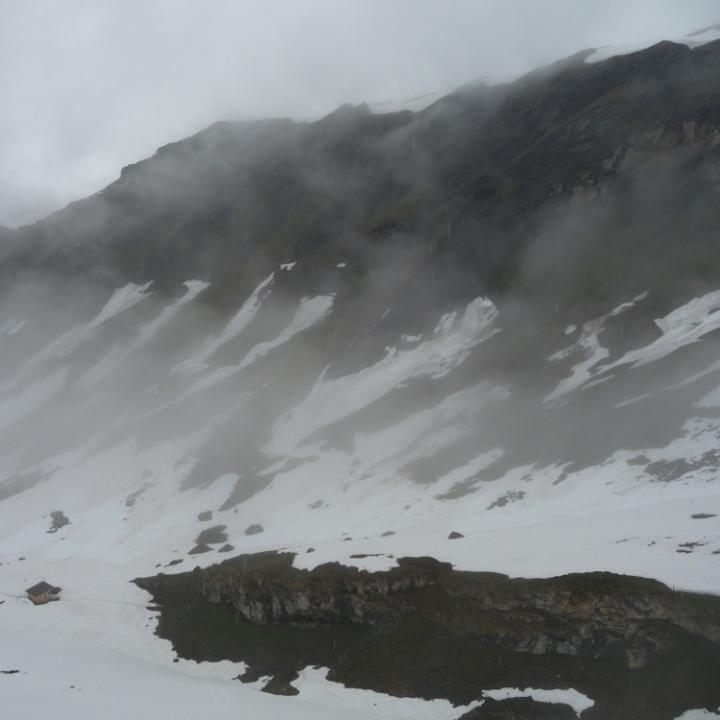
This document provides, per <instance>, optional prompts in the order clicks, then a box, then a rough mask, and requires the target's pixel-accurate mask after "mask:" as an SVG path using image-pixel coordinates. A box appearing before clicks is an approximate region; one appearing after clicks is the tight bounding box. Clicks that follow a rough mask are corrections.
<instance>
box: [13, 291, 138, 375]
mask: <svg viewBox="0 0 720 720" xmlns="http://www.w3.org/2000/svg"><path fill="white" fill-rule="evenodd" d="M150 284H151V283H146V284H145V285H133V284H132V283H131V284H129V285H126V286H125V287H122V288H119V289H117V290H115V292H113V294H112V296H111V297H110V299H109V300H108V301H107V302H106V303H105V305H104V306H103V308H102V309H101V310H100V312H99V313H98V314H97V315H96V316H95V317H94V318H93V319H92V320H90V321H88V322H86V323H83V324H81V325H78V326H76V327H74V328H72V329H71V330H68V331H67V332H66V333H64V334H63V335H61V336H60V337H58V338H56V339H55V340H53V341H52V342H50V343H49V344H48V345H46V346H45V347H44V348H43V349H42V350H40V351H39V352H38V353H36V354H35V355H33V356H32V357H31V358H29V359H28V360H27V361H26V362H25V364H24V365H23V366H22V367H21V368H20V369H19V370H18V372H17V373H16V375H15V377H14V379H13V380H12V381H10V382H9V383H7V384H6V385H5V386H4V387H3V388H0V389H6V388H8V387H12V386H14V385H17V384H18V383H20V382H21V381H22V380H24V379H25V378H27V377H28V376H29V375H30V374H31V373H32V372H34V371H35V370H36V369H37V368H38V367H40V365H42V364H43V363H45V362H47V361H49V360H51V359H53V358H55V359H57V358H65V357H67V356H68V355H70V353H71V352H72V351H73V350H74V349H75V347H76V346H77V345H79V344H80V343H82V342H84V341H86V340H88V339H90V338H91V337H92V336H93V335H94V334H95V333H96V332H97V330H98V329H99V328H100V327H101V326H102V325H104V324H105V323H106V322H107V321H108V320H111V319H112V318H114V317H115V316H117V315H119V314H120V313H122V312H125V311H126V310H129V309H130V308H131V307H133V306H134V305H137V303H139V302H140V301H141V300H143V299H144V297H145V291H146V290H147V289H148V288H149V287H150Z"/></svg>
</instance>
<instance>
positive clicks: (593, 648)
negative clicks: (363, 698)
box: [136, 553, 720, 720]
mask: <svg viewBox="0 0 720 720" xmlns="http://www.w3.org/2000/svg"><path fill="white" fill-rule="evenodd" d="M292 559H293V556H292V555H289V554H277V555H276V554H272V553H263V554H260V555H251V556H241V557H239V558H235V559H233V560H230V561H226V562H224V563H221V564H219V565H215V566H212V567H210V568H207V569H206V570H199V569H198V570H196V571H194V572H191V573H183V574H180V575H174V576H166V575H159V576H156V577H153V578H143V579H140V580H137V581H136V582H137V583H138V584H139V585H140V586H141V587H143V588H145V589H147V590H148V591H149V592H151V593H152V595H153V596H154V598H155V600H156V602H158V603H159V604H160V606H161V609H162V613H163V620H162V621H161V625H160V633H161V634H162V635H164V636H166V637H169V638H170V639H172V640H173V641H174V642H175V643H176V648H178V649H179V651H180V652H182V649H183V648H184V647H186V645H185V642H186V641H187V638H186V637H184V632H185V631H184V630H183V626H184V625H185V624H186V623H184V622H178V620H177V619H176V620H172V619H170V620H168V618H169V617H170V616H171V615H172V612H173V611H172V610H171V609H170V608H171V607H172V606H177V605H182V604H183V603H186V604H187V607H188V608H189V607H191V606H193V607H197V605H196V603H198V602H199V603H200V604H201V606H202V607H205V608H207V607H210V606H217V605H220V606H225V607H231V608H233V610H234V612H235V615H234V618H235V619H234V620H230V617H231V616H228V622H227V627H226V630H229V628H230V627H234V628H237V627H238V618H239V617H241V618H242V619H243V620H244V621H247V622H249V623H251V624H252V625H254V626H256V627H257V626H263V627H266V628H267V630H265V631H262V630H255V631H253V636H254V637H257V638H260V637H262V636H265V637H266V638H267V640H266V642H270V643H274V642H276V641H277V638H278V637H280V633H279V632H278V630H279V628H283V627H284V628H288V629H289V628H293V630H292V632H293V633H295V635H294V638H295V640H296V641H297V638H298V637H300V638H301V637H302V636H303V634H304V636H305V637H306V638H307V641H308V643H310V644H313V643H315V642H317V643H318V646H319V647H322V646H323V644H324V640H323V638H330V637H332V638H334V639H333V643H334V644H335V643H336V642H337V637H342V638H343V645H344V648H343V652H342V653H341V654H340V656H339V657H338V656H335V657H332V653H330V655H331V657H330V658H329V660H330V667H331V668H332V669H333V672H334V673H335V674H336V676H337V677H338V678H339V679H343V680H345V681H346V682H350V683H351V684H359V685H361V686H365V687H372V688H375V689H383V690H388V689H390V690H391V691H394V692H398V691H399V690H400V689H401V688H402V689H403V690H405V691H409V692H410V693H411V694H412V693H417V694H421V695H423V694H428V693H429V695H430V696H433V695H432V691H431V690H428V689H427V688H426V687H425V685H424V676H423V673H424V672H425V670H426V662H424V661H419V660H416V664H415V666H410V667H404V668H403V670H402V671H398V670H397V669H395V670H391V669H389V668H388V666H387V665H386V664H385V663H384V662H383V652H382V650H381V649H382V648H385V646H386V644H387V643H388V642H390V641H391V639H392V643H393V645H394V652H396V653H397V654H398V657H402V656H403V655H404V654H405V653H406V652H408V653H409V654H412V652H413V648H416V646H417V644H418V643H420V645H421V646H422V648H423V650H422V652H423V653H433V654H434V655H433V659H432V663H433V664H434V663H440V664H441V666H447V667H448V668H452V667H454V666H455V665H456V664H457V662H458V658H464V657H466V656H473V655H479V656H481V657H482V658H483V661H482V662H480V665H479V667H478V668H467V667H465V669H464V671H463V673H461V676H464V677H463V679H462V680H460V681H459V682H458V681H457V680H450V681H448V679H447V676H445V677H444V682H449V685H450V686H451V687H453V688H454V689H455V694H451V699H454V700H458V701H461V700H462V701H464V702H465V701H468V700H469V699H474V698H475V697H478V694H477V691H478V688H482V687H483V686H484V685H482V683H484V682H488V680H487V679H484V677H483V673H484V671H487V669H488V665H489V666H491V667H492V668H493V671H492V673H490V677H494V678H500V677H502V678H507V679H509V678H510V677H512V678H513V679H512V681H511V683H510V684H512V683H515V684H517V683H518V682H519V677H523V682H526V683H527V684H528V685H530V684H531V683H532V682H538V681H539V682H545V683H547V682H548V681H549V678H550V677H552V676H553V675H555V676H556V679H555V681H556V682H557V678H560V677H561V678H563V681H564V682H572V683H573V687H580V688H581V689H582V690H583V691H584V692H586V694H588V695H589V696H590V697H593V698H594V699H596V701H597V702H598V705H599V708H600V709H599V710H595V711H593V712H591V711H588V714H587V717H598V718H608V719H609V718H610V717H614V718H624V717H628V718H630V717H632V718H635V719H636V720H637V719H639V718H645V717H648V718H650V717H653V718H661V717H668V718H671V717H675V715H672V714H669V713H670V712H671V711H669V710H668V709H667V708H664V709H663V708H658V707H656V704H655V702H654V701H653V699H652V697H651V696H650V695H648V696H645V695H644V694H643V693H644V690H643V688H644V687H647V688H648V689H649V688H650V687H651V686H652V683H653V682H655V681H656V680H657V677H658V676H657V673H659V672H660V669H661V668H663V667H667V665H666V664H667V662H668V661H669V660H670V659H671V658H675V660H672V661H671V662H672V663H673V664H677V662H678V659H679V656H680V655H684V657H683V659H682V661H681V663H686V662H687V663H689V664H691V665H692V666H693V667H694V668H695V674H693V676H692V677H691V678H690V677H688V678H685V675H686V674H687V671H684V672H683V673H681V674H682V676H683V679H682V680H680V682H679V683H678V684H674V685H673V692H674V693H675V695H676V696H677V697H683V696H684V694H685V693H686V692H687V690H688V687H687V686H686V684H688V683H689V685H691V686H692V692H693V693H700V695H701V696H702V697H704V698H712V700H711V701H712V702H720V688H718V687H717V685H716V683H715V682H714V680H711V679H710V675H711V674H712V675H714V670H711V668H717V667H720V601H719V600H718V599H717V598H714V597H709V596H701V595H692V594H687V593H677V592H673V591H671V590H669V589H668V588H667V587H665V586H664V585H662V584H661V583H658V582H655V581H652V580H644V579H641V578H633V577H625V576H619V575H612V574H609V573H587V574H578V575H567V576H563V577H559V578H550V579H544V580H525V579H510V578H508V577H507V576H504V575H499V574H493V573H472V572H456V571H454V570H453V569H452V567H451V566H450V565H448V564H446V563H440V562H438V561H436V560H433V559H432V558H403V559H401V560H399V561H398V566H397V567H395V568H393V569H391V570H389V571H386V572H374V573H373V572H366V571H360V570H357V569H356V568H351V567H345V566H341V565H338V564H328V565H321V566H318V567H317V568H315V569H314V570H312V571H302V570H297V569H295V568H293V566H292ZM211 614H212V613H211ZM195 617H196V622H198V621H199V622H200V623H201V624H202V622H203V620H202V617H203V614H202V612H201V613H200V614H199V615H196V616H195ZM211 624H212V623H211ZM352 627H357V628H358V630H357V631H352V629H351V628H352ZM272 628H277V629H275V630H274V629H272ZM198 631H199V628H198V627H196V629H195V631H194V632H198ZM348 631H350V632H351V633H353V632H354V633H355V634H353V635H351V636H350V637H352V639H351V640H348V636H347V635H346V633H347V632H348ZM298 633H299V635H298ZM336 633H339V635H336ZM412 633H414V634H417V635H418V637H411V634H412ZM212 635H213V631H212V630H211V631H210V632H209V634H208V637H211V636H212ZM318 637H319V638H320V639H319V640H318ZM238 642H239V644H238V646H237V647H235V648H232V649H229V648H228V645H227V644H226V645H225V647H226V650H225V651H224V652H225V653H226V654H225V655H224V656H226V657H237V658H242V659H246V660H248V659H252V657H253V655H254V652H253V650H251V649H250V647H249V645H250V644H249V643H248V642H247V639H245V640H241V639H239V640H238ZM398 642H399V643H400V645H397V644H396V643H398ZM334 646H335V645H334ZM293 647H294V650H293V651H292V652H290V653H289V656H288V658H286V661H284V662H283V663H281V664H273V663H272V662H270V663H269V664H268V663H267V661H266V660H261V661H260V664H259V666H260V667H262V672H263V673H267V672H268V671H269V672H270V673H271V674H277V673H280V672H282V671H287V670H288V663H289V664H290V669H291V670H297V669H299V666H296V665H297V663H298V660H300V658H298V657H297V654H298V649H297V647H295V646H293ZM368 647H375V651H374V652H377V651H379V658H378V663H377V664H375V660H374V659H373V657H372V656H370V655H365V654H364V653H365V651H366V650H367V649H368ZM197 651H198V649H197V647H196V648H195V651H194V652H197ZM202 652H203V651H200V654H201V655H202ZM317 652H318V653H319V654H320V655H322V654H323V651H322V650H318V651H317ZM348 653H357V654H358V655H357V656H356V657H355V658H354V659H353V660H352V661H349V660H348V658H347V656H346V655H347V654H348ZM435 653H436V654H435ZM293 655H295V657H294V658H293ZM300 655H301V656H302V657H303V659H302V660H301V661H300V662H304V661H305V660H306V659H307V656H305V655H304V654H303V653H300ZM191 656H194V655H193V654H192V653H191ZM700 658H703V660H702V662H700V661H699V660H700ZM198 659H201V658H198ZM324 660H325V661H327V660H328V658H324ZM708 662H709V665H706V663H708ZM348 663H350V665H351V667H350V668H348V667H347V665H348ZM414 667H416V669H413V668H414ZM704 667H706V668H707V674H705V673H706V670H705V669H703V668H704ZM519 668H522V670H521V671H519ZM258 672H260V670H256V672H255V673H254V674H253V676H255V675H257V673H258ZM449 672H451V671H450V670H448V673H449ZM388 673H389V675H388ZM513 673H514V675H513ZM698 673H699V674H698ZM470 678H473V679H472V681H470ZM600 678H602V679H600ZM610 678H612V679H610ZM653 678H654V679H655V680H653ZM465 682H469V683H470V684H472V683H473V682H474V683H480V685H477V684H476V685H475V691H474V692H475V695H473V691H472V690H470V688H469V687H468V686H467V685H465V684H464V683H465ZM674 682H675V681H671V683H674ZM485 687H487V685H485ZM623 688H624V689H623ZM631 688H635V691H636V692H637V693H638V694H639V695H640V696H642V697H641V700H642V703H644V704H645V705H646V706H647V707H652V708H653V711H652V712H653V713H657V714H633V713H634V712H637V707H638V702H635V703H633V704H632V708H634V709H631V708H628V707H626V708H624V709H622V710H620V707H621V705H622V702H623V701H624V700H623V701H619V699H618V698H624V693H625V692H628V693H629V692H630V689H631ZM653 692H657V689H655V690H654V691H653ZM696 697H697V696H696ZM642 703H641V704H642ZM675 707H677V701H675ZM609 708H614V709H613V712H614V713H619V714H614V715H608V714H605V713H607V712H609ZM643 712H649V711H643Z"/></svg>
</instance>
